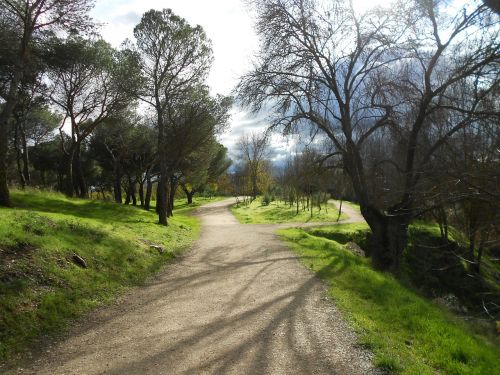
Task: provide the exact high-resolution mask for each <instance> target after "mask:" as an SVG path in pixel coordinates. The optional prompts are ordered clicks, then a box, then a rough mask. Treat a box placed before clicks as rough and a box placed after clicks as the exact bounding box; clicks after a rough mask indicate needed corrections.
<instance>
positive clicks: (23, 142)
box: [19, 125, 31, 186]
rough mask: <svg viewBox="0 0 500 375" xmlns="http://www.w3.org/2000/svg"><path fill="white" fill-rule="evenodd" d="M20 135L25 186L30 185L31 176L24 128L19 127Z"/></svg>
mask: <svg viewBox="0 0 500 375" xmlns="http://www.w3.org/2000/svg"><path fill="white" fill-rule="evenodd" d="M19 130H20V135H21V147H22V150H23V153H22V156H23V177H24V182H25V183H26V185H28V186H29V185H31V176H30V170H29V155H28V142H27V141H26V131H25V129H24V126H22V125H21V127H20V129H19Z"/></svg>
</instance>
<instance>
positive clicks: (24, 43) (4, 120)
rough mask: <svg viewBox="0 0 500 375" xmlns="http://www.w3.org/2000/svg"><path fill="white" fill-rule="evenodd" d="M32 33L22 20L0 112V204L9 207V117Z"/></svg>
mask: <svg viewBox="0 0 500 375" xmlns="http://www.w3.org/2000/svg"><path fill="white" fill-rule="evenodd" d="M32 34H33V28H32V25H31V23H30V22H26V21H25V22H24V30H23V37H22V40H21V44H20V46H19V55H18V61H17V64H16V67H15V70H14V74H13V76H12V79H11V81H10V84H9V91H8V93H7V97H6V99H5V103H4V105H3V107H2V111H1V112H0V206H6V207H11V206H12V202H11V200H10V194H9V187H8V185H7V154H8V149H9V143H8V136H9V131H10V126H11V121H10V120H11V118H12V114H13V112H14V108H15V106H16V104H17V101H18V97H19V95H18V94H19V92H18V88H19V84H20V83H21V82H22V80H23V78H24V66H25V65H26V62H27V61H28V60H29V56H30V48H29V42H30V40H31V36H32Z"/></svg>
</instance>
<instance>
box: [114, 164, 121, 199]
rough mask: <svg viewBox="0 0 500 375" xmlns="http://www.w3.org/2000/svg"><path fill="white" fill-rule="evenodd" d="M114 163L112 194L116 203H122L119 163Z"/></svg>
mask: <svg viewBox="0 0 500 375" xmlns="http://www.w3.org/2000/svg"><path fill="white" fill-rule="evenodd" d="M114 164H115V165H114V168H113V169H114V171H113V172H114V182H113V195H114V198H115V202H116V203H122V174H121V170H120V166H119V164H118V163H117V162H115V163H114Z"/></svg>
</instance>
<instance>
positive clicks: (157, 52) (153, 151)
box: [0, 0, 232, 225]
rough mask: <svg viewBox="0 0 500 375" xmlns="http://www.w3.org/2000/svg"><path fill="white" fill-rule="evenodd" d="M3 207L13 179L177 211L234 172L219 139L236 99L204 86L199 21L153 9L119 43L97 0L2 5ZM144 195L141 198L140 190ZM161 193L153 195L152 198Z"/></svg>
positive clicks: (204, 43) (207, 51)
mask: <svg viewBox="0 0 500 375" xmlns="http://www.w3.org/2000/svg"><path fill="white" fill-rule="evenodd" d="M0 5H1V7H0V45H1V47H0V48H1V53H0V60H1V69H0V98H1V99H2V102H1V103H0V205H3V206H10V205H11V204H12V203H11V200H10V195H9V184H14V183H17V184H19V185H20V186H22V187H24V186H29V185H32V184H33V182H34V178H33V176H32V174H33V172H36V178H35V180H37V181H36V183H37V185H42V186H50V187H56V188H57V189H58V190H60V191H62V192H64V193H65V194H66V195H68V196H70V197H71V196H77V197H82V198H85V197H88V196H89V194H90V193H92V192H95V193H102V195H103V196H104V194H105V192H108V191H112V192H113V198H114V200H115V201H116V202H119V203H121V202H122V200H123V198H125V203H133V204H136V203H137V196H138V197H139V201H140V204H141V206H143V207H144V208H145V209H150V204H151V198H152V196H153V194H154V195H155V196H156V211H157V213H158V217H159V222H160V223H161V224H163V225H166V224H167V218H168V217H169V216H171V215H172V209H173V201H174V196H175V193H176V191H177V190H178V187H181V188H182V190H183V191H184V192H185V194H186V196H187V198H188V200H189V201H190V202H191V201H192V196H193V195H194V194H195V193H196V192H197V191H200V190H202V189H203V188H204V187H205V186H206V185H207V184H208V183H215V182H216V181H217V179H218V178H219V177H220V176H221V175H222V174H224V173H225V171H226V170H227V168H228V167H229V165H230V163H231V162H230V160H229V158H228V156H227V149H226V148H225V147H224V146H222V145H221V144H220V143H219V142H218V141H217V136H218V135H219V134H220V133H221V132H223V131H224V130H225V128H226V127H227V124H228V120H229V110H230V108H231V106H232V98H230V97H225V96H220V95H217V96H213V95H211V94H210V91H209V88H208V86H207V85H206V78H207V75H208V73H209V70H210V67H211V64H212V61H213V56H212V48H211V42H210V40H209V38H208V37H207V36H206V34H205V32H204V30H203V29H202V28H201V27H200V26H191V25H190V24H189V23H188V22H187V21H186V20H184V19H183V18H181V17H179V16H177V15H176V14H174V13H173V12H172V10H170V9H164V10H150V11H148V12H146V13H145V14H144V15H143V16H142V19H141V21H140V22H139V24H138V25H136V27H135V28H134V40H133V41H130V40H126V41H124V42H123V43H122V45H121V46H120V48H113V47H112V46H110V45H109V43H107V42H106V41H104V40H103V39H102V37H101V36H100V35H99V34H98V33H97V32H96V31H95V29H96V26H97V25H96V23H95V22H94V21H93V20H92V19H91V18H90V17H89V11H90V10H91V8H92V6H93V1H91V0H79V1H76V0H0ZM136 190H138V191H136ZM153 190H155V191H153Z"/></svg>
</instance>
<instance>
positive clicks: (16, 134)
mask: <svg viewBox="0 0 500 375" xmlns="http://www.w3.org/2000/svg"><path fill="white" fill-rule="evenodd" d="M14 129H15V130H14V148H15V150H16V166H17V173H18V175H19V182H20V183H21V188H22V189H24V188H25V187H26V180H25V178H24V173H23V168H22V166H21V158H22V155H21V149H20V147H19V123H17V124H16V126H14Z"/></svg>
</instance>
